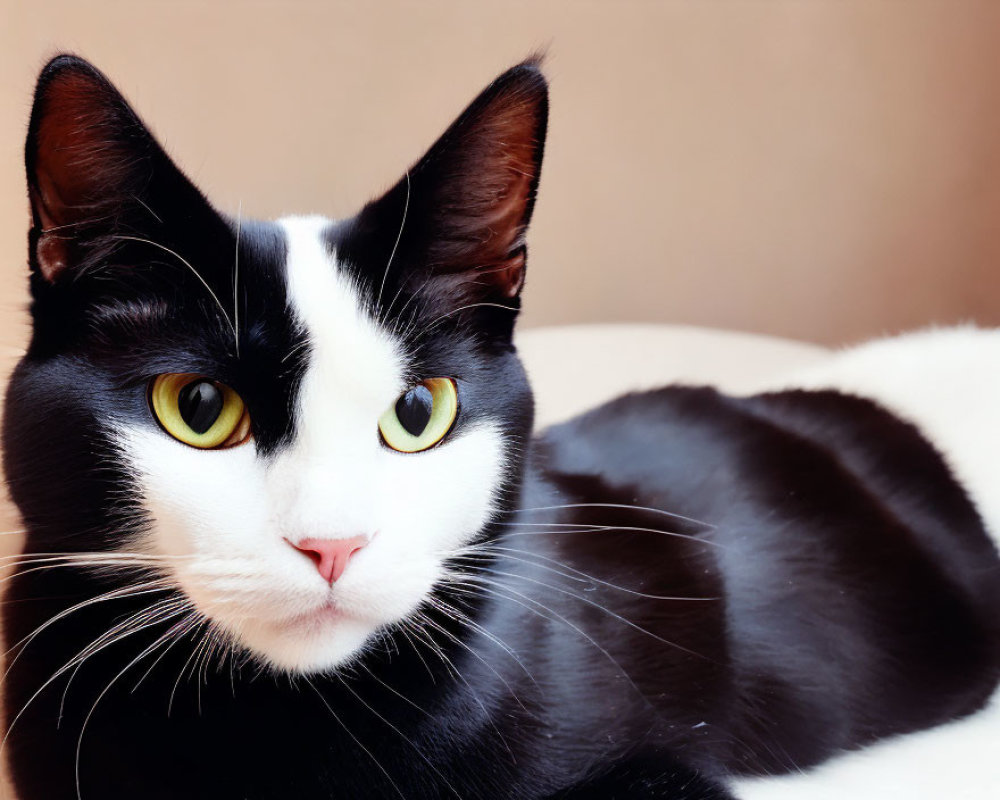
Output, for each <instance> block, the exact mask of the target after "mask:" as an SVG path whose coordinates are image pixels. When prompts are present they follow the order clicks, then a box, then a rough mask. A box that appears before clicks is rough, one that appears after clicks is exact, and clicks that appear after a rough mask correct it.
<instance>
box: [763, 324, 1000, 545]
mask: <svg viewBox="0 0 1000 800" xmlns="http://www.w3.org/2000/svg"><path fill="white" fill-rule="evenodd" d="M793 387H797V388H804V389H823V388H829V389H836V390H838V391H841V392H844V393H849V394H854V395H857V396H860V397H866V398H870V399H872V400H874V401H875V402H877V403H878V404H880V405H881V406H883V407H885V408H886V409H888V410H890V411H892V412H893V413H894V414H896V415H897V416H899V417H901V418H902V419H905V420H908V421H909V422H911V423H913V424H914V425H915V426H916V427H917V428H918V429H919V430H920V432H921V434H922V435H923V436H924V437H926V438H927V440H928V441H929V442H931V443H932V444H933V446H934V447H935V448H936V449H937V450H938V451H939V452H940V453H941V455H942V457H943V458H944V460H945V461H946V463H947V464H948V466H949V468H950V469H951V470H952V471H953V473H954V474H955V476H956V478H957V479H958V481H959V483H960V484H961V485H962V487H963V488H964V489H965V491H966V492H967V493H968V494H969V496H970V497H971V499H972V500H973V502H974V503H975V505H976V508H977V509H978V511H979V513H980V514H981V515H982V517H983V520H984V522H985V524H986V527H987V529H988V530H989V531H990V533H991V535H992V537H993V539H994V541H1000V329H981V328H976V327H975V326H971V325H969V326H961V327H953V328H938V329H929V330H924V331H917V332H915V333H910V334H906V335H903V336H895V337H889V338H885V339H879V340H876V341H872V342H869V343H867V344H864V345H861V346H859V347H854V348H850V349H847V350H844V351H842V352H841V353H839V354H837V355H835V356H834V357H832V358H830V359H828V360H826V361H824V362H822V363H821V364H819V365H817V366H815V367H812V368H810V369H808V370H806V371H803V372H800V373H798V374H794V375H788V376H784V377H782V378H779V379H777V380H775V381H773V382H772V383H771V385H770V386H769V387H768V388H771V389H788V388H793Z"/></svg>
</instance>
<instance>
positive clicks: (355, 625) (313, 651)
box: [238, 606, 378, 674]
mask: <svg viewBox="0 0 1000 800" xmlns="http://www.w3.org/2000/svg"><path fill="white" fill-rule="evenodd" d="M377 628H378V626H377V625H375V624H373V623H372V622H370V621H364V620H359V619H356V618H354V617H350V616H347V615H345V614H343V613H341V612H339V611H337V610H336V609H335V608H333V607H331V606H323V607H320V608H318V609H316V610H314V611H311V612H308V613H305V614H300V615H297V616H295V617H291V618H289V619H286V620H280V621H271V620H266V621H265V620H259V621H255V622H254V623H253V624H250V625H246V626H243V627H242V628H241V630H240V632H239V637H238V638H239V640H240V641H241V643H242V644H243V646H244V647H246V648H247V649H248V650H249V651H250V652H252V653H253V654H255V655H256V656H257V657H258V658H259V659H260V660H261V661H263V662H265V663H266V664H267V665H268V666H270V667H271V668H273V669H275V670H278V671H280V672H288V673H296V674H310V673H319V672H326V671H329V670H331V669H335V668H336V667H340V666H343V665H344V664H346V663H348V662H350V661H351V660H352V659H354V658H356V657H357V656H358V655H359V654H360V653H361V652H362V650H363V649H364V646H365V644H366V642H367V641H368V640H369V639H370V638H371V637H372V635H373V634H374V633H375V631H376V630H377Z"/></svg>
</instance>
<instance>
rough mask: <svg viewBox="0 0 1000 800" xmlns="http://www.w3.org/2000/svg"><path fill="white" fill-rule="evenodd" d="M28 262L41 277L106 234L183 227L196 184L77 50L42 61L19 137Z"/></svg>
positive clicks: (56, 274)
mask: <svg viewBox="0 0 1000 800" xmlns="http://www.w3.org/2000/svg"><path fill="white" fill-rule="evenodd" d="M25 166H26V171H27V179H28V195H29V197H30V200H31V210H32V229H31V234H30V239H29V242H30V247H31V254H30V255H31V265H32V268H33V269H34V270H35V271H36V272H37V273H38V274H39V275H40V276H41V277H42V278H44V279H45V280H46V281H47V282H49V283H55V282H57V281H59V280H60V279H62V278H64V277H66V276H69V275H72V274H73V273H76V272H78V271H79V270H80V269H81V268H82V267H84V266H86V265H87V264H88V263H90V262H93V261H94V260H95V259H96V258H97V257H98V256H99V255H101V254H103V253H106V250H107V248H108V246H109V244H108V242H109V237H111V236H113V235H115V234H122V233H128V234H131V235H132V236H136V235H137V234H140V233H141V232H143V231H144V229H146V228H148V227H149V226H150V225H152V224H155V225H157V227H158V228H159V229H162V230H171V229H181V230H183V229H185V228H190V227H192V224H191V221H190V219H191V216H192V212H193V210H195V209H201V208H207V203H206V201H205V200H204V198H203V197H202V196H201V194H200V192H198V190H197V189H196V188H195V187H194V186H193V185H192V184H191V183H190V182H189V181H188V179H187V178H186V177H185V176H184V175H183V174H182V173H181V171H180V170H179V169H177V167H175V166H174V165H173V163H172V162H171V161H170V159H169V158H168V156H167V155H166V153H165V152H164V151H163V149H162V148H161V147H160V145H159V144H158V143H157V142H156V140H155V139H154V138H153V136H152V134H151V133H150V132H149V130H148V129H147V128H146V126H145V125H143V123H142V121H141V120H140V119H139V117H138V115H137V114H136V113H135V112H134V111H133V110H132V108H131V106H129V104H128V102H127V101H126V100H125V98H124V97H122V95H121V94H120V93H119V92H118V90H117V89H115V87H114V86H113V85H112V84H111V82H110V81H109V80H108V79H107V78H106V77H105V76H104V75H103V74H102V73H101V72H100V71H99V70H98V69H96V68H95V67H94V66H92V65H91V64H89V63H88V62H86V61H84V60H83V59H82V58H78V57H77V56H72V55H61V56H57V57H56V58H53V59H52V60H51V61H50V62H49V63H48V64H47V65H46V66H45V68H44V69H43V70H42V73H41V75H40V76H39V79H38V86H37V88H36V90H35V102H34V106H33V108H32V112H31V122H30V124H29V126H28V137H27V141H26V143H25Z"/></svg>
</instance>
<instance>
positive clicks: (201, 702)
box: [3, 56, 1000, 800]
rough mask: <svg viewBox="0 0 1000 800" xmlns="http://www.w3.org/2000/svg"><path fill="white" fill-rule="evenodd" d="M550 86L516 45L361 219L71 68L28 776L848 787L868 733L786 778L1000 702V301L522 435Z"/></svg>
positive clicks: (38, 321)
mask: <svg viewBox="0 0 1000 800" xmlns="http://www.w3.org/2000/svg"><path fill="white" fill-rule="evenodd" d="M546 118H547V90H546V83H545V80H544V78H543V76H542V74H541V72H540V70H539V67H538V65H537V64H536V63H534V62H527V63H524V64H522V65H520V66H517V67H515V68H513V69H512V70H510V71H508V72H507V73H505V74H504V75H502V76H501V77H499V78H498V79H497V80H496V81H495V82H493V83H492V84H491V85H490V86H489V87H487V88H486V89H485V91H484V92H483V93H482V94H481V95H480V96H479V97H478V98H477V99H476V100H475V101H474V102H473V103H472V105H470V106H469V108H468V109H466V111H465V112H464V113H463V114H462V115H461V116H460V117H459V118H458V120H457V121H456V122H455V123H454V124H453V125H452V126H451V127H450V128H449V129H448V130H447V132H446V133H445V134H444V135H443V136H442V137H441V138H440V139H439V140H438V141H437V142H436V143H435V144H434V145H433V146H432V147H431V149H430V151H429V152H428V153H427V155H425V156H424V157H423V158H422V159H421V160H420V161H419V162H418V163H417V164H416V165H415V166H413V167H412V169H410V170H409V171H408V172H407V173H406V175H405V176H404V177H403V179H402V180H401V181H400V182H399V183H398V184H397V185H396V186H394V187H393V188H392V189H390V190H389V191H388V192H387V193H386V194H385V195H384V196H383V197H381V198H380V199H378V200H376V201H374V202H372V203H369V204H368V205H367V206H365V208H364V209H363V210H362V211H361V212H360V213H359V214H358V215H357V216H356V217H354V218H353V219H348V220H343V221H331V220H328V219H324V218H320V217H310V218H289V219H284V220H280V221H278V222H273V223H269V222H250V221H247V220H241V219H232V218H229V217H227V216H225V215H222V214H220V213H219V212H217V211H216V210H214V209H213V208H212V207H211V206H210V205H209V204H208V202H207V201H206V200H205V199H204V198H203V197H202V195H201V194H200V193H199V192H198V190H197V189H195V188H194V187H193V186H192V185H191V183H189V181H188V180H187V179H186V178H185V177H184V176H183V175H182V173H181V172H180V171H179V170H178V169H177V168H176V167H175V166H173V164H172V163H171V162H170V160H169V159H168V158H167V156H166V155H165V154H164V152H163V150H162V149H161V148H160V147H159V145H158V144H157V143H156V142H155V140H154V139H153V138H152V136H151V135H150V134H149V133H148V131H147V130H146V128H145V127H144V126H143V125H142V123H141V122H140V121H139V119H138V118H137V117H136V116H135V114H134V113H133V112H132V110H131V109H130V108H129V107H128V105H127V104H126V102H125V101H124V100H123V99H122V97H121V96H120V95H119V94H118V93H117V91H116V90H115V89H114V88H113V87H112V86H111V84H110V83H109V82H108V81H107V80H106V79H105V78H104V77H103V76H102V75H101V74H100V73H99V72H97V71H96V70H95V69H94V68H93V67H91V66H90V65H89V64H87V63H86V62H84V61H81V60H80V59H77V58H74V57H70V56H61V57H59V58H56V59H55V60H53V61H52V62H51V63H50V64H49V65H48V66H47V67H46V68H45V70H44V71H43V73H42V76H41V78H40V80H39V85H38V89H37V93H36V98H35V106H34V110H33V113H32V117H31V123H30V129H29V134H28V141H27V156H26V161H27V169H28V184H29V192H30V197H31V204H32V211H33V225H32V229H31V233H30V239H29V243H30V265H31V288H32V295H33V303H32V318H33V335H32V339H31V343H30V346H29V349H28V352H27V355H26V356H25V357H24V359H23V361H22V362H21V363H20V365H19V366H18V368H17V371H16V373H15V375H14V377H13V379H12V381H11V383H10V387H9V390H8V394H7V403H6V411H5V415H4V431H3V436H4V456H5V469H6V474H7V477H8V481H9V484H10V491H11V493H12V495H13V498H14V500H15V501H16V503H17V505H18V507H19V509H20V511H21V513H22V515H23V517H24V523H25V527H26V528H27V531H28V536H27V545H26V549H25V554H24V556H23V557H22V558H21V559H19V560H18V563H17V566H16V574H15V577H14V578H13V579H12V581H11V583H10V589H9V591H8V594H7V598H6V604H5V605H4V620H5V630H6V636H7V640H8V644H9V645H10V646H12V650H11V653H10V656H9V658H8V661H9V668H8V674H7V676H6V680H5V682H4V692H5V705H6V711H7V719H8V734H7V737H6V739H5V750H6V754H7V757H8V759H9V762H10V765H11V770H12V773H13V777H14V781H15V783H16V786H17V790H18V793H19V796H20V798H21V800H61V799H62V798H78V800H80V799H82V798H94V799H95V800H116V799H118V798H130V799H131V798H137V797H141V798H144V799H145V800H161V799H166V798H171V799H176V798H214V799H216V800H223V799H225V800H230V799H231V800H244V799H246V800H250V799H252V800H265V799H267V800H275V799H277V798H296V799H297V800H319V799H320V798H323V799H324V800H327V799H328V798H333V797H338V798H340V797H345V798H393V797H403V798H439V797H440V798H447V797H454V798H467V799H470V798H517V799H518V800H530V799H531V798H557V797H558V798H676V799H677V800H681V798H684V799H685V800H697V799H698V798H730V797H742V798H763V797H775V798H776V797H796V798H800V799H801V798H810V797H820V796H824V795H822V792H823V791H830V789H831V787H836V786H840V787H841V788H843V787H845V786H853V785H854V784H851V783H850V782H851V781H852V780H853V781H855V784H857V783H858V782H860V783H861V784H862V787H861V788H852V791H854V794H855V796H856V797H862V796H863V795H862V794H860V793H859V792H861V791H862V790H863V789H872V788H873V784H872V783H871V780H872V779H871V777H870V774H871V773H869V772H866V771H865V767H864V764H863V763H862V761H859V759H862V758H863V755H864V753H862V755H856V756H848V757H846V759H841V760H840V761H835V762H833V764H832V765H831V766H826V767H822V768H821V769H820V772H819V774H820V776H823V775H824V774H832V775H833V777H831V778H830V779H824V780H811V781H810V780H809V776H806V777H805V778H803V777H802V776H801V774H800V773H801V771H803V770H806V769H807V768H810V767H813V766H814V765H818V764H820V763H821V762H824V761H826V760H827V759H829V758H831V757H832V756H835V755H837V754H839V753H842V752H843V751H845V750H851V749H855V748H860V747H863V746H866V745H872V744H873V743H876V742H877V741H878V740H881V739H883V738H885V737H892V736H894V735H896V734H911V735H909V736H905V737H902V738H898V739H896V740H894V741H896V742H898V743H900V744H895V745H894V744H890V745H883V744H875V746H874V748H872V750H871V752H876V753H877V752H880V751H882V750H887V749H888V750H889V752H887V753H886V759H887V763H893V762H892V759H893V758H896V761H895V765H896V766H895V769H893V770H891V771H889V772H886V771H882V772H881V773H880V775H882V776H883V777H884V776H889V777H888V779H887V780H888V782H887V783H885V784H883V785H881V786H880V787H875V793H873V794H871V795H870V796H872V797H876V796H877V797H889V796H904V795H902V794H898V793H893V792H894V789H895V788H896V787H898V786H901V785H903V784H902V783H900V781H902V780H904V778H905V776H903V774H902V773H903V771H904V770H907V771H908V770H910V769H911V763H912V762H910V761H908V760H907V755H906V754H904V756H898V755H894V754H896V753H898V752H900V751H898V750H893V749H892V748H898V747H904V748H905V747H906V746H907V743H910V742H917V743H918V746H920V747H924V749H925V751H927V750H928V746H927V745H925V744H924V743H925V742H926V741H927V740H926V739H924V738H923V737H925V736H928V735H930V734H915V733H914V732H917V731H922V730H927V729H931V728H933V727H934V726H939V725H941V724H942V723H948V722H952V721H954V720H957V719H959V718H962V717H965V716H966V715H972V714H974V712H980V711H981V710H982V709H984V707H986V706H987V705H988V703H989V698H990V697H991V695H992V694H993V692H994V690H995V688H996V685H997V681H998V676H1000V614H998V610H1000V559H998V555H997V550H996V547H995V545H994V544H993V542H992V541H991V538H990V534H991V533H992V534H996V532H997V531H1000V493H998V491H997V477H996V467H997V465H998V457H997V455H996V454H997V453H998V452H1000V438H998V437H1000V413H998V409H1000V381H998V380H997V379H996V378H995V377H990V376H992V375H993V374H994V373H995V370H994V369H993V368H992V365H996V364H1000V334H997V333H996V332H982V331H975V330H971V329H967V330H961V331H953V332H941V333H939V334H924V335H920V336H916V337H912V338H909V339H900V340H897V341H888V342H884V343H879V344H874V345H870V346H869V347H867V348H862V349H861V350H858V351H856V352H853V353H847V354H845V355H843V356H842V357H840V358H839V359H837V360H834V361H833V362H832V363H831V364H830V366H829V367H828V368H826V370H825V371H824V372H823V373H815V374H813V375H811V376H804V377H803V378H802V381H801V382H800V383H799V388H795V387H794V386H792V385H789V386H786V387H776V388H781V389H782V390H781V391H774V392H770V393H766V394H761V395H756V396H752V397H741V398H737V397H728V396H724V395H721V394H719V393H717V392H716V391H714V390H712V389H709V388H685V387H674V388H666V389H662V390H659V391H654V392H649V393H643V394H634V395H629V396H626V397H623V398H621V399H618V400H616V401H613V402H612V403H610V404H607V405H605V406H602V407H601V408H598V409H596V410H594V411H592V412H590V413H588V414H585V415H583V416H581V417H578V418H576V419H574V420H572V421H570V422H567V423H565V424H562V425H558V426H556V427H555V428H553V429H551V430H549V431H547V432H545V433H543V434H541V435H540V436H537V437H536V436H533V434H532V396H531V391H530V388H529V386H528V383H527V380H526V378H525V374H524V371H523V370H522V367H521V365H520V362H519V360H518V356H517V353H516V351H515V348H514V346H513V344H512V339H511V336H512V332H513V327H514V321H515V318H516V316H517V311H518V308H519V306H520V295H521V289H522V286H523V283H524V269H525V254H526V250H525V243H524V235H525V230H526V226H527V224H528V221H529V219H530V217H531V212H532V207H533V204H534V198H535V192H536V187H537V183H538V177H539V171H540V165H541V157H542V150H543V143H544V140H545V130H546ZM805 386H808V387H810V390H808V391H807V390H804V389H803V388H801V387H805ZM871 398H874V399H871ZM983 719H988V721H987V722H986V723H985V725H984V724H983V723H982V720H983ZM969 724H972V725H976V724H978V725H979V728H980V730H979V738H978V739H977V740H975V741H979V742H982V741H984V737H986V736H990V735H991V736H993V737H994V738H995V736H996V731H997V727H996V717H989V718H987V717H985V716H984V714H978V715H976V716H973V717H971V723H969ZM941 730H943V731H944V732H945V733H944V735H945V736H947V735H949V732H950V731H953V730H954V727H953V726H951V727H945V728H943V729H941ZM930 750H931V751H932V752H942V751H939V750H936V749H935V748H934V746H931V747H930ZM864 752H869V751H864ZM943 752H951V751H947V750H946V751H943ZM838 765H839V766H838ZM855 765H860V766H855ZM979 767H980V768H979V770H978V773H976V774H973V773H965V772H958V773H956V774H955V775H954V777H953V778H949V779H947V780H946V783H945V784H944V785H943V788H942V789H941V791H940V793H939V794H938V795H936V796H958V795H957V792H958V791H959V789H961V788H966V789H967V788H968V787H970V786H971V787H974V790H981V789H982V788H983V787H989V786H990V785H992V784H991V781H994V780H995V779H996V778H997V775H998V773H997V770H996V767H995V765H994V764H993V763H985V764H980V765H979ZM837 770H841V772H842V773H843V774H833V773H836V771H837ZM824 771H826V772H824ZM830 771H833V772H830ZM784 773H790V774H791V777H789V778H787V779H786V778H773V779H771V778H769V779H766V780H761V779H754V776H761V775H780V774H784ZM859 776H860V777H859ZM786 781H788V783H786ZM803 781H807V782H805V783H804V782H803ZM838 781H839V783H838ZM834 791H836V789H835V788H834ZM810 792H814V794H810ZM827 796H830V795H827ZM837 796H843V794H839V795H837ZM908 796H909V797H913V796H914V795H908ZM976 796H981V797H982V796H986V795H984V794H979V795H976Z"/></svg>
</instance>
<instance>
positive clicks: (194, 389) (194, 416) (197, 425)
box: [177, 381, 224, 434]
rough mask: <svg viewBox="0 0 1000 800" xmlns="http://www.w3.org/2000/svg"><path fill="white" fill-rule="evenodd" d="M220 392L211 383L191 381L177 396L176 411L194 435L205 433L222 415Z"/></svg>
mask: <svg viewBox="0 0 1000 800" xmlns="http://www.w3.org/2000/svg"><path fill="white" fill-rule="evenodd" d="M223 400H224V398H223V396H222V391H221V390H220V389H219V387H218V386H216V385H215V384H214V383H212V382H211V381H192V382H191V383H189V384H188V385H187V386H185V387H184V388H183V389H181V390H180V392H179V393H178V395H177V410H178V411H180V413H181V419H183V420H184V421H185V422H186V423H187V425H188V427H189V428H190V429H191V430H193V431H194V432H195V433H198V434H201V433H205V431H207V430H208V429H209V428H211V427H212V426H213V425H214V424H215V421H216V420H217V419H218V418H219V414H221V413H222V405H223Z"/></svg>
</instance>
